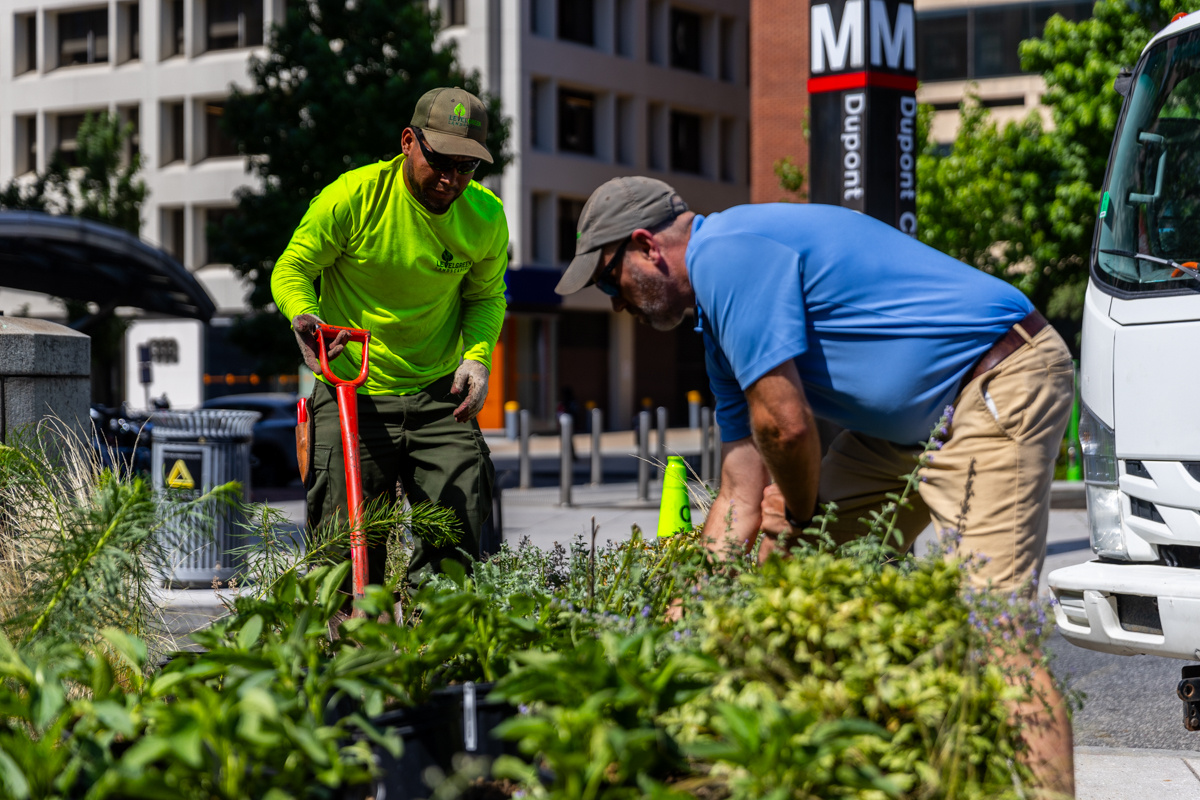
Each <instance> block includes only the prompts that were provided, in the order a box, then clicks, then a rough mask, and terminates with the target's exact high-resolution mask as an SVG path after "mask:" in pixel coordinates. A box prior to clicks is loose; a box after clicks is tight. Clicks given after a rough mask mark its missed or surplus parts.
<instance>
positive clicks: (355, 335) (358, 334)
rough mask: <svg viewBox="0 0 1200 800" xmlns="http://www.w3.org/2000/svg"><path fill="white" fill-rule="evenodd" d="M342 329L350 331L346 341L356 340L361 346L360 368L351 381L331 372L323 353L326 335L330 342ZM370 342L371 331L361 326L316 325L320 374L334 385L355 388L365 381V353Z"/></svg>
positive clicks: (366, 367) (366, 368)
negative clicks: (356, 375)
mask: <svg viewBox="0 0 1200 800" xmlns="http://www.w3.org/2000/svg"><path fill="white" fill-rule="evenodd" d="M342 331H350V339H349V340H348V341H351V342H358V343H359V344H361V345H362V346H363V349H362V368H361V369H360V370H359V371H358V377H357V378H355V379H354V380H351V381H347V380H343V379H342V378H339V377H338V376H337V375H334V374H333V370H331V369H330V368H329V357H328V355H327V354H326V353H325V347H326V344H325V339H326V337H328V338H329V341H330V342H333V340H334V339H336V338H337V336H338V334H339V333H341V332H342ZM370 343H371V332H370V331H364V330H362V329H361V328H342V327H339V326H337V325H324V324H321V325H318V326H317V345H318V346H317V354H318V355H319V356H320V358H321V374H322V375H324V376H325V379H326V380H327V381H329V382H330V383H332V384H333V385H334V386H353V387H354V388H356V389H357V388H358V387H359V386H362V385H363V384H364V383H366V382H367V371H368V366H367V353H368V349H369V348H368V345H369V344H370Z"/></svg>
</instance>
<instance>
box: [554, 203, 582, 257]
mask: <svg viewBox="0 0 1200 800" xmlns="http://www.w3.org/2000/svg"><path fill="white" fill-rule="evenodd" d="M583 203H584V201H583V200H575V199H572V198H569V197H560V198H558V261H559V263H561V264H566V263H567V262H569V261H570V260H571V259H572V258H574V257H575V232H576V231H577V230H578V226H579V215H580V214H582V213H583Z"/></svg>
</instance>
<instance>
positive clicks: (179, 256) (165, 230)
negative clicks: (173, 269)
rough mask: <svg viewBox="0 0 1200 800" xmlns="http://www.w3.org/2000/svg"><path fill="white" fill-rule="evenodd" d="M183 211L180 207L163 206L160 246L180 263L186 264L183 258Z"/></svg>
mask: <svg viewBox="0 0 1200 800" xmlns="http://www.w3.org/2000/svg"><path fill="white" fill-rule="evenodd" d="M183 226H184V213H183V209H182V208H164V209H163V210H162V246H163V249H164V250H166V251H167V252H168V253H170V254H171V256H172V258H174V259H175V260H176V261H178V262H179V263H180V264H186V262H187V259H185V258H184V252H183V251H184V247H185V242H186V239H185V238H184V230H183Z"/></svg>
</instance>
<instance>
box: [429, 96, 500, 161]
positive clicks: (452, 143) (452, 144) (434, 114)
mask: <svg viewBox="0 0 1200 800" xmlns="http://www.w3.org/2000/svg"><path fill="white" fill-rule="evenodd" d="M409 124H410V125H412V126H413V127H414V128H420V129H421V131H422V132H423V133H424V134H425V141H427V142H429V146H430V147H432V148H433V149H434V152H437V153H441V154H443V155H447V156H467V157H468V158H482V159H483V160H484V161H486V162H487V163H489V164H491V163H493V162H492V154H491V153H489V152H488V149H487V146H486V143H487V132H488V116H487V108H486V107H485V106H484V105H483V102H482V101H481V100H480V99H479V98H478V97H476V96H475V95H473V94H471V93H470V92H468V91H465V90H463V89H460V88H458V87H457V86H455V87H454V88H452V89H447V88H442V89H430V90H429V91H428V92H426V93H425V94H423V95H421V99H420V100H418V101H417V107H416V109H414V110H413V116H412V122H410V123H409Z"/></svg>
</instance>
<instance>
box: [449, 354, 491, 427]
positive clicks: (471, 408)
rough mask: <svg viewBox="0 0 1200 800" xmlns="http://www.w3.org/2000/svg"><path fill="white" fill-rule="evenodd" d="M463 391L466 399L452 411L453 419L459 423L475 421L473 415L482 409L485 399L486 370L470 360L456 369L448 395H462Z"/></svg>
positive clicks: (486, 388) (481, 365)
mask: <svg viewBox="0 0 1200 800" xmlns="http://www.w3.org/2000/svg"><path fill="white" fill-rule="evenodd" d="M464 390H465V391H466V393H467V396H466V398H465V399H464V400H463V401H462V405H460V406H459V407H458V408H456V409H454V419H456V420H457V421H459V422H466V421H468V420H472V419H475V415H476V414H478V413H479V410H480V409H481V408H483V401H484V400H485V399H486V398H487V390H488V368H487V367H485V366H484V365H483V364H480V363H479V362H478V361H471V360H470V359H467V360H466V361H463V362H462V363H461V364H459V365H458V369H456V370H455V371H454V383H453V385H451V386H450V393H451V394H462V393H463V391H464Z"/></svg>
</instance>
